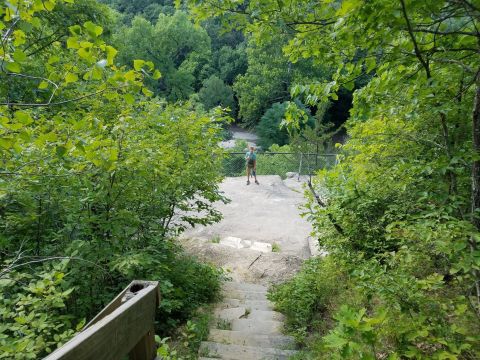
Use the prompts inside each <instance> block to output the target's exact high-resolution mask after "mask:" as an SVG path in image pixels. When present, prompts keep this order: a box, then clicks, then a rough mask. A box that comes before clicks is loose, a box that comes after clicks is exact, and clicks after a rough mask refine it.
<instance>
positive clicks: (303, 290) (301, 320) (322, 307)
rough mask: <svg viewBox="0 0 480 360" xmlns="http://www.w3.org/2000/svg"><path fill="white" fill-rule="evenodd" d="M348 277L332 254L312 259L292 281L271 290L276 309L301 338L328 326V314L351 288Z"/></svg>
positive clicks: (270, 294)
mask: <svg viewBox="0 0 480 360" xmlns="http://www.w3.org/2000/svg"><path fill="white" fill-rule="evenodd" d="M346 279H347V276H346V274H345V272H344V269H342V268H341V267H340V266H338V264H335V263H334V262H333V259H332V258H330V257H326V258H325V259H322V258H312V259H309V260H307V261H305V263H304V264H303V266H302V269H301V270H300V272H299V273H298V274H297V275H296V276H295V277H294V278H292V279H291V280H289V281H287V282H285V283H283V284H280V285H276V286H274V287H272V288H271V290H270V292H269V295H268V297H269V299H270V300H271V301H273V302H274V303H275V309H276V310H278V311H280V312H281V313H283V314H285V315H286V324H287V328H288V330H289V331H290V333H291V334H293V335H295V337H296V339H297V341H299V342H304V341H305V336H306V335H307V334H308V333H309V332H311V331H313V330H315V331H318V330H319V329H321V328H325V326H324V325H325V324H324V323H325V317H328V316H330V313H331V311H332V310H333V309H334V308H335V307H336V304H335V301H336V300H338V296H339V294H343V293H344V292H345V291H346V290H347V282H346Z"/></svg>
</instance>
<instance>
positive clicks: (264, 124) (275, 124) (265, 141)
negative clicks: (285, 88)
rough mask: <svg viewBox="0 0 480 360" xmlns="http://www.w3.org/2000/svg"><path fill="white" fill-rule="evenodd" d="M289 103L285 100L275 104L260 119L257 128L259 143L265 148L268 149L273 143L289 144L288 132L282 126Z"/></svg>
mask: <svg viewBox="0 0 480 360" xmlns="http://www.w3.org/2000/svg"><path fill="white" fill-rule="evenodd" d="M287 105H288V104H287V103H285V102H284V103H275V104H273V105H272V107H271V108H270V109H268V110H267V111H266V112H265V114H264V115H263V116H262V118H261V119H260V122H259V123H258V125H257V127H256V128H255V130H256V133H257V134H258V136H259V138H260V139H259V145H260V146H262V147H263V148H265V149H268V148H269V147H270V146H272V145H273V144H277V145H280V146H283V145H286V144H288V142H289V137H288V132H287V130H286V129H282V128H280V124H281V123H282V121H283V119H284V117H285V110H286V108H287Z"/></svg>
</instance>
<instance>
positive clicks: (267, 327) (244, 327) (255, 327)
mask: <svg viewBox="0 0 480 360" xmlns="http://www.w3.org/2000/svg"><path fill="white" fill-rule="evenodd" d="M230 330H232V331H248V332H250V333H251V334H264V335H271V334H281V333H282V330H283V323H282V322H281V321H273V320H270V321H268V320H265V321H257V320H254V319H237V320H232V321H231V328H230Z"/></svg>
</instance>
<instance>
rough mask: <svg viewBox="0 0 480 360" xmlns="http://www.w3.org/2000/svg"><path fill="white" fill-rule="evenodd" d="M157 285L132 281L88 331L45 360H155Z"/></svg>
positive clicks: (158, 298) (96, 317) (158, 297)
mask: <svg viewBox="0 0 480 360" xmlns="http://www.w3.org/2000/svg"><path fill="white" fill-rule="evenodd" d="M159 303H160V294H159V291H158V283H157V282H155V281H139V280H135V281H133V282H132V283H131V284H130V285H129V286H128V287H127V288H125V290H123V291H122V292H121V293H120V294H119V295H118V296H117V297H116V298H115V299H113V300H112V302H110V304H108V305H107V306H106V307H105V308H104V309H103V310H102V311H101V312H100V313H99V314H98V315H97V316H95V318H94V319H93V320H92V321H90V323H88V324H87V325H86V326H85V328H84V329H83V330H82V331H81V332H80V333H79V334H77V335H76V336H75V337H74V338H73V339H71V340H70V341H69V342H67V343H66V344H65V345H63V346H62V347H60V348H59V349H57V350H56V351H54V352H53V353H52V354H50V355H49V356H47V357H46V358H45V360H121V359H123V358H124V357H125V356H126V355H127V354H128V355H129V358H130V359H131V360H154V359H155V357H156V347H155V329H154V323H155V311H156V309H157V307H158V305H159Z"/></svg>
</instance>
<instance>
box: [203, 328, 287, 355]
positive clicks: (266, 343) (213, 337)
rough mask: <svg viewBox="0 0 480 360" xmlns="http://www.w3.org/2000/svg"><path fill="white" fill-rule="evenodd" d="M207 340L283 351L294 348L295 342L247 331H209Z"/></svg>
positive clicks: (285, 337) (284, 337)
mask: <svg viewBox="0 0 480 360" xmlns="http://www.w3.org/2000/svg"><path fill="white" fill-rule="evenodd" d="M208 340H209V341H210V342H217V343H220V344H225V345H232V344H234V345H243V346H259V347H266V348H276V349H284V350H286V349H292V348H294V347H295V340H294V339H293V338H292V337H291V336H285V335H262V334H252V333H251V332H249V331H229V330H219V329H211V330H210V334H209V335H208Z"/></svg>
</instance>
